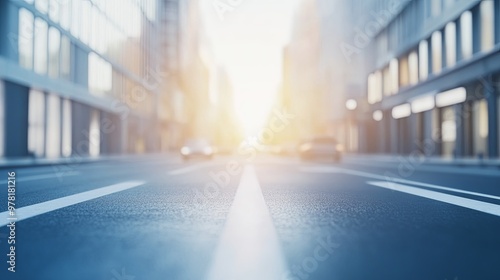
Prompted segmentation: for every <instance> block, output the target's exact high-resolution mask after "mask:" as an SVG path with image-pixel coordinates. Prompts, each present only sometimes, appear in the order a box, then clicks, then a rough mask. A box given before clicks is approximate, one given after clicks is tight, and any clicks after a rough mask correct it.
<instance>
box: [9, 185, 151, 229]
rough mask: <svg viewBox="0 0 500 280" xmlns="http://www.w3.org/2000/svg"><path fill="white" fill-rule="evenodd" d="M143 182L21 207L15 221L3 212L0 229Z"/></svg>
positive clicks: (17, 210) (112, 186)
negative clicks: (9, 224)
mask: <svg viewBox="0 0 500 280" xmlns="http://www.w3.org/2000/svg"><path fill="white" fill-rule="evenodd" d="M144 183H145V182H142V181H130V182H123V183H118V184H114V185H110V186H107V187H102V188H99V189H95V190H91V191H86V192H82V193H78V194H74V195H70V196H66V197H62V198H57V199H54V200H49V201H45V202H41V203H37V204H33V205H30V206H25V207H21V208H19V209H16V210H15V218H16V219H15V220H14V219H10V218H12V217H11V216H9V211H5V212H2V213H0V217H1V219H0V227H3V226H5V225H7V224H8V223H9V222H19V221H22V220H25V219H29V218H32V217H35V216H38V215H42V214H45V213H48V212H51V211H54V210H58V209H61V208H64V207H68V206H71V205H75V204H78V203H82V202H85V201H89V200H92V199H96V198H99V197H102V196H106V195H109V194H113V193H116V192H121V191H124V190H128V189H131V188H135V187H138V186H141V185H143V184H144Z"/></svg>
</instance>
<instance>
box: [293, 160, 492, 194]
mask: <svg viewBox="0 0 500 280" xmlns="http://www.w3.org/2000/svg"><path fill="white" fill-rule="evenodd" d="M302 171H305V172H316V173H344V174H349V175H355V176H359V177H365V178H370V179H376V180H384V181H389V182H397V183H403V184H410V185H415V186H421V187H426V188H430V189H436V190H443V191H449V192H454V193H461V194H469V195H474V196H479V197H485V198H491V199H496V200H500V196H495V195H491V194H484V193H478V192H471V191H466V190H460V189H455V188H449V187H444V186H439V185H434V184H428V183H422V182H417V181H411V180H405V179H401V178H394V177H389V176H382V175H377V174H372V173H367V172H362V171H356V170H350V169H345V168H337V167H327V166H321V167H304V168H302Z"/></svg>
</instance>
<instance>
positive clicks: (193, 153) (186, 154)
mask: <svg viewBox="0 0 500 280" xmlns="http://www.w3.org/2000/svg"><path fill="white" fill-rule="evenodd" d="M181 155H182V158H183V159H184V160H188V159H191V158H206V159H212V158H213V156H214V148H213V147H212V145H210V142H209V141H207V140H205V139H190V140H188V141H186V144H184V146H183V147H182V148H181Z"/></svg>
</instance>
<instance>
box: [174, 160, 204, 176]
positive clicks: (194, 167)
mask: <svg viewBox="0 0 500 280" xmlns="http://www.w3.org/2000/svg"><path fill="white" fill-rule="evenodd" d="M208 165H209V164H208V163H198V164H194V165H190V166H187V167H182V168H179V169H175V170H172V171H170V172H168V175H180V174H185V173H189V172H192V171H195V170H198V169H200V168H203V167H205V166H208Z"/></svg>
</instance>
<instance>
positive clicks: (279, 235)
mask: <svg viewBox="0 0 500 280" xmlns="http://www.w3.org/2000/svg"><path fill="white" fill-rule="evenodd" d="M9 171H15V172H16V175H15V180H16V187H15V217H16V218H17V220H16V223H15V229H14V230H13V232H14V234H15V235H14V238H13V239H15V242H16V243H15V271H16V272H15V273H12V272H10V271H8V270H7V269H8V268H9V267H11V264H9V263H7V261H8V260H9V258H10V257H9V256H7V254H9V253H10V246H11V245H8V244H7V242H8V241H9V238H8V236H9V235H11V234H12V231H11V230H10V228H9V227H8V223H9V222H10V221H11V220H8V219H7V218H8V217H9V216H8V214H9V213H8V212H7V199H8V196H7V195H8V192H7V177H8V174H7V172H9ZM0 174H3V175H2V176H3V178H1V177H0V181H1V182H2V185H3V186H4V191H2V195H1V197H0V198H1V201H0V205H1V207H2V210H1V212H2V213H1V215H2V216H1V220H0V225H1V228H0V249H1V250H0V251H1V255H0V256H1V257H0V258H1V259H2V262H1V263H2V270H1V272H0V279H23V280H27V279H33V280H58V279H63V280H67V279H75V280H80V279H81V280H88V279H103V280H132V279H135V280H143V279H144V280H155V279H186V280H192V279H207V280H247V279H248V280H250V279H258V280H266V279H269V280H296V279H298V280H300V279H320V280H321V279H325V280H330V279H350V280H351V279H407V280H409V279H419V280H420V279H436V280H444V279H452V280H454V279H460V280H462V279H500V268H499V267H500V266H499V265H498V264H500V184H499V182H500V172H499V171H498V170H483V169H480V168H477V169H474V168H451V167H439V166H430V165H426V164H425V163H422V164H419V165H417V166H401V165H399V166H398V165H391V164H377V163H376V162H371V163H370V164H357V163H352V162H348V161H347V162H344V163H340V164H333V163H328V162H300V161H299V160H297V159H295V158H276V157H269V156H262V157H258V158H256V159H252V160H242V159H239V158H231V157H218V158H216V159H215V160H213V161H190V162H187V163H185V162H182V161H181V160H180V159H179V158H176V157H167V156H147V157H146V156H145V157H130V158H124V159H122V160H112V161H102V162H95V163H85V164H83V163H82V164H72V165H58V166H40V167H30V168H14V169H12V170H11V169H4V170H2V173H0ZM4 211H5V212H4Z"/></svg>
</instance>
